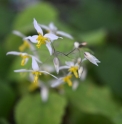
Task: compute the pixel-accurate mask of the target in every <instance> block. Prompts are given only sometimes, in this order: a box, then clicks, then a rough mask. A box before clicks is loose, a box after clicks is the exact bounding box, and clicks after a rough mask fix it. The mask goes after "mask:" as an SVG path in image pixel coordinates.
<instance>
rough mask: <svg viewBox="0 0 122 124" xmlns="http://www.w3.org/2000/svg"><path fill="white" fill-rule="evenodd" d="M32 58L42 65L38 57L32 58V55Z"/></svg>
mask: <svg viewBox="0 0 122 124" xmlns="http://www.w3.org/2000/svg"><path fill="white" fill-rule="evenodd" d="M30 56H31V57H33V58H34V59H35V60H36V61H37V62H38V63H42V62H41V61H40V60H39V59H38V58H37V57H35V56H32V55H30Z"/></svg>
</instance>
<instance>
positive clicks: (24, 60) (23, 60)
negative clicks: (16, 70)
mask: <svg viewBox="0 0 122 124" xmlns="http://www.w3.org/2000/svg"><path fill="white" fill-rule="evenodd" d="M20 56H21V57H22V61H21V66H24V65H25V63H26V59H27V58H29V57H30V56H28V55H20Z"/></svg>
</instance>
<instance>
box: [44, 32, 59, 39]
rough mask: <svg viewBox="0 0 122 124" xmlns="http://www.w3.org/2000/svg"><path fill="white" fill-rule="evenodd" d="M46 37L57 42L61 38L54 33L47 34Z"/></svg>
mask: <svg viewBox="0 0 122 124" xmlns="http://www.w3.org/2000/svg"><path fill="white" fill-rule="evenodd" d="M44 37H46V38H48V39H49V40H51V41H54V40H57V39H58V38H59V37H58V36H56V35H55V34H53V33H47V34H45V35H44Z"/></svg>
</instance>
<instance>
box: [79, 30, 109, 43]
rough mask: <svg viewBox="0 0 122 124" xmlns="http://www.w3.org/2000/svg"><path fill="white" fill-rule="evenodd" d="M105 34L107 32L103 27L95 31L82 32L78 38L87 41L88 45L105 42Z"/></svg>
mask: <svg viewBox="0 0 122 124" xmlns="http://www.w3.org/2000/svg"><path fill="white" fill-rule="evenodd" d="M106 35H107V33H106V31H105V30H104V29H99V30H97V31H92V32H89V33H84V34H82V35H80V38H81V39H82V40H83V41H85V42H87V43H88V45H101V44H103V43H104V42H105V39H106Z"/></svg>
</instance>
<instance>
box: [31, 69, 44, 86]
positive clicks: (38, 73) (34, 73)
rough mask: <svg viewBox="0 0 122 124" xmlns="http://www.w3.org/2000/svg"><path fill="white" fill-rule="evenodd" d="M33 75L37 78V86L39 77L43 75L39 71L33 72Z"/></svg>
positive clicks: (35, 80)
mask: <svg viewBox="0 0 122 124" xmlns="http://www.w3.org/2000/svg"><path fill="white" fill-rule="evenodd" d="M32 73H33V75H34V76H35V77H34V81H33V82H34V83H35V84H37V82H38V78H39V75H41V74H42V73H41V72H38V71H34V72H32Z"/></svg>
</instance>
